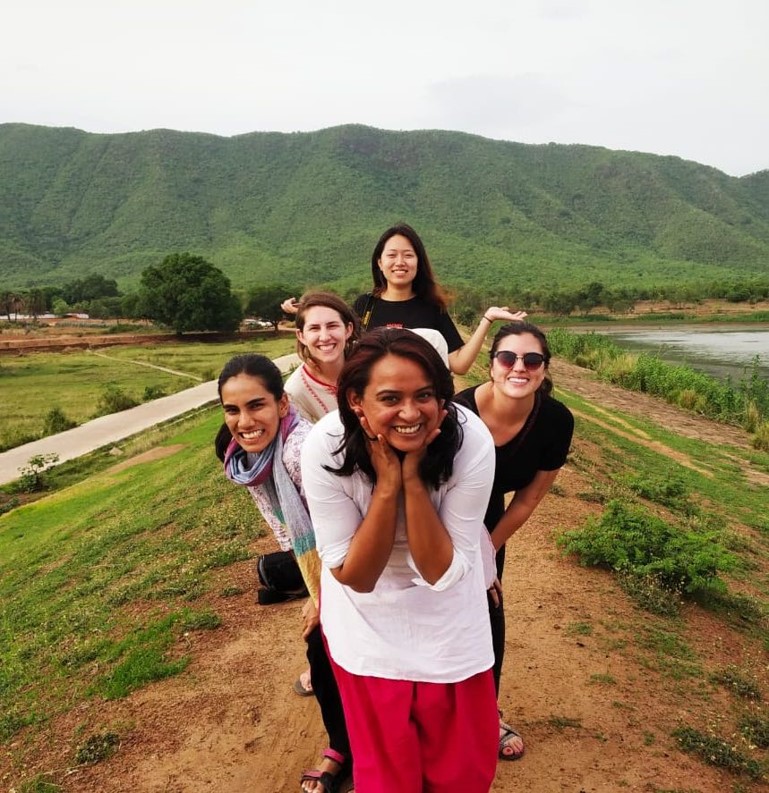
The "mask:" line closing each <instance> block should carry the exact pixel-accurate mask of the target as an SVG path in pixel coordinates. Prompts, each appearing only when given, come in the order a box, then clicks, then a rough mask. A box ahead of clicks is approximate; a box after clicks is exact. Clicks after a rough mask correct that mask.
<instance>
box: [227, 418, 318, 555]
mask: <svg viewBox="0 0 769 793" xmlns="http://www.w3.org/2000/svg"><path fill="white" fill-rule="evenodd" d="M298 421H299V414H298V413H297V412H296V409H295V408H294V406H293V405H289V408H288V413H287V414H286V415H285V416H284V417H283V418H282V419H281V420H280V426H279V428H278V432H277V433H276V435H275V438H274V439H273V440H272V443H270V445H269V446H267V447H266V448H265V449H263V450H262V451H261V452H257V453H255V454H250V455H249V454H246V452H245V451H244V450H243V448H242V447H241V446H240V444H239V443H238V442H237V441H236V440H235V439H234V438H233V439H232V441H230V444H229V446H228V447H227V451H226V453H225V455H224V473H225V474H226V476H227V478H228V479H229V480H230V481H231V482H234V483H235V484H237V485H245V486H247V487H255V488H258V489H260V490H261V491H262V492H263V493H264V494H265V495H267V497H268V498H269V500H270V504H271V505H272V508H273V510H274V512H275V515H276V516H277V518H278V520H279V521H280V522H281V523H283V525H284V526H285V527H286V528H287V529H288V534H289V536H290V537H291V546H292V548H293V550H294V554H295V555H296V558H297V561H300V557H302V556H303V555H304V554H307V553H309V552H310V551H313V550H314V549H315V532H314V531H313V529H312V523H311V522H310V516H309V514H308V512H307V505H306V504H305V503H304V500H303V499H302V497H301V495H300V494H299V491H298V490H297V489H296V487H295V485H294V483H293V481H292V480H291V477H290V476H289V474H288V471H287V470H286V466H285V465H283V444H284V443H285V441H286V438H288V436H289V435H290V434H291V433H292V432H293V430H294V428H295V427H296V425H297V422H298ZM249 458H250V460H251V462H250V463H249ZM300 566H301V565H300Z"/></svg>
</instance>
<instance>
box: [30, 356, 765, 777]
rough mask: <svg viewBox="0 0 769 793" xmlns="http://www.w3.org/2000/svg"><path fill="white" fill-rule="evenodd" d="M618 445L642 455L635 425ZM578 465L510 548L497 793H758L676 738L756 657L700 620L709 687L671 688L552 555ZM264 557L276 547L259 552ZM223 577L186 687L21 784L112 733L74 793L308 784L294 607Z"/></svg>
mask: <svg viewBox="0 0 769 793" xmlns="http://www.w3.org/2000/svg"><path fill="white" fill-rule="evenodd" d="M554 376H555V380H556V383H557V384H558V385H559V386H562V387H563V388H565V389H567V390H570V391H573V392H575V393H578V394H580V395H581V396H582V397H584V398H585V399H587V400H588V401H589V402H590V403H591V404H592V405H593V406H595V407H596V408H601V407H602V406H605V407H608V408H611V409H614V408H618V409H621V410H623V411H625V412H626V413H628V414H630V415H643V416H645V417H647V418H649V419H651V420H653V421H656V422H657V423H659V424H660V425H661V426H665V427H668V428H669V429H671V430H675V431H676V432H679V433H681V434H683V435H690V436H692V437H699V438H709V439H715V440H717V441H718V442H719V443H722V444H723V443H728V444H733V445H734V446H738V447H741V448H742V447H744V446H745V445H746V444H747V436H746V435H745V434H744V433H741V432H739V431H738V430H732V429H729V428H724V427H722V426H720V425H714V424H712V423H710V422H708V421H705V420H704V419H699V418H697V417H691V416H689V415H687V414H684V413H682V412H681V411H679V410H676V409H675V408H673V407H670V406H668V405H664V404H661V403H659V402H657V401H656V400H650V399H646V398H644V397H643V396H639V395H636V394H628V393H627V392H624V391H622V390H621V389H615V388H613V387H611V386H607V385H605V384H602V383H599V382H597V381H595V380H593V379H591V375H590V374H589V373H587V372H585V371H584V370H581V369H578V368H577V367H573V366H570V365H568V364H563V363H561V362H558V363H557V365H556V366H555V367H554ZM591 420H593V419H591ZM615 425H616V423H615V422H613V423H612V428H614V427H615ZM622 431H624V432H627V433H628V434H629V435H630V436H631V437H633V438H634V439H635V440H638V441H639V442H644V438H643V433H639V432H638V431H637V430H635V429H634V428H633V427H632V426H630V425H629V424H628V425H627V426H626V427H625V428H624V429H622ZM646 440H649V439H648V438H647V439H646ZM575 451H576V452H577V453H578V455H579V457H580V459H581V460H582V461H583V464H581V465H580V466H579V467H577V466H574V465H571V464H569V465H567V467H566V468H565V469H564V471H563V473H562V474H561V476H560V478H559V480H558V485H559V487H558V493H559V494H557V495H556V494H551V495H549V496H548V497H547V498H546V499H545V501H544V502H543V504H542V505H541V507H540V508H539V510H538V511H537V512H536V514H535V516H534V517H533V518H532V520H531V521H530V523H529V524H528V525H527V526H526V528H525V529H524V530H522V531H521V532H520V533H519V534H518V535H516V536H515V538H513V540H512V541H511V543H510V550H509V555H508V559H509V562H508V566H507V569H506V571H505V581H504V582H503V584H504V588H505V592H506V604H507V605H506V611H507V656H506V660H505V669H504V674H503V679H502V695H501V706H502V708H503V710H504V713H505V716H506V718H507V719H508V721H510V722H511V723H512V724H513V725H514V726H516V727H517V728H518V729H519V730H520V731H521V732H522V734H523V736H524V738H525V740H526V746H527V751H526V755H525V757H524V758H523V759H522V760H521V761H520V762H515V763H500V765H499V768H498V773H497V780H496V782H495V785H494V787H493V791H494V793H502V792H503V791H505V792H507V791H513V790H522V791H534V792H535V793H562V792H563V791H568V792H570V793H588V792H590V793H621V792H622V791H637V792H639V793H663V791H666V792H668V793H673V792H676V793H693V792H694V791H698V793H722V791H736V790H742V791H748V790H759V789H764V788H763V786H760V785H757V784H756V783H751V782H748V781H746V780H742V781H741V782H740V784H741V785H743V787H739V788H737V787H735V780H734V778H733V777H731V776H730V775H728V774H727V773H726V772H724V771H719V770H716V769H713V768H711V767H709V766H705V765H703V764H702V763H701V762H700V761H698V760H696V759H694V758H692V757H691V756H689V755H685V754H682V753H681V752H680V751H679V750H678V749H677V748H676V746H675V742H674V740H673V739H672V738H671V732H672V730H673V729H675V728H676V727H677V726H680V725H681V724H691V725H693V726H697V727H699V728H700V729H701V728H702V726H703V725H704V724H705V725H707V724H713V725H718V724H719V723H720V721H722V720H723V719H724V718H725V714H728V713H729V712H730V708H731V707H732V705H731V700H730V699H729V697H728V695H727V694H725V693H724V691H723V690H722V689H719V688H716V687H715V686H712V685H710V684H709V683H708V682H707V673H708V672H709V671H711V670H712V669H715V668H719V667H723V666H726V665H727V664H728V663H737V664H742V665H743V666H744V667H745V668H748V669H750V670H751V671H752V672H753V673H754V674H755V675H756V679H757V680H759V681H760V684H761V685H762V686H763V687H764V690H765V691H769V688H767V683H769V681H768V680H767V671H766V668H765V660H764V659H763V657H762V656H761V654H760V653H759V654H758V655H756V654H755V653H754V652H753V650H751V648H750V646H749V645H747V644H746V640H745V639H744V637H743V635H742V634H738V633H735V632H733V631H731V630H729V629H728V628H726V627H725V625H724V623H723V622H719V621H716V620H715V619H714V618H712V617H710V616H708V615H707V614H706V613H704V612H701V611H699V610H697V609H696V608H695V607H690V608H689V611H688V612H687V613H686V614H685V618H686V619H685V624H684V625H683V627H682V628H681V631H682V632H683V636H684V639H685V641H686V642H687V643H688V644H689V646H690V647H691V648H692V651H693V652H694V654H695V658H696V660H695V661H692V663H696V664H699V665H700V667H701V669H702V673H701V674H700V675H699V676H690V677H687V676H686V675H685V674H683V675H675V674H672V673H671V671H670V669H669V668H668V667H666V666H665V665H664V664H662V663H661V662H660V661H659V658H658V656H657V655H655V651H654V646H653V643H652V645H650V644H649V642H650V641H653V637H654V636H657V635H658V634H659V633H660V632H662V634H664V633H665V632H666V631H668V630H670V627H669V623H666V622H665V621H663V620H661V619H659V618H656V617H653V616H651V615H649V614H647V613H645V612H641V611H638V610H637V609H636V608H634V607H633V606H632V605H631V604H630V602H629V601H628V599H627V598H626V596H625V595H624V594H623V593H622V592H621V591H620V590H619V588H618V587H617V585H616V583H615V581H614V579H613V578H612V577H611V576H610V575H609V574H607V573H604V572H601V571H596V570H591V569H585V568H581V567H579V566H578V565H576V564H575V563H574V562H573V561H572V560H569V559H566V558H564V557H563V556H562V555H561V554H560V553H559V552H558V551H557V550H556V547H555V544H554V541H553V530H554V529H559V528H568V527H575V526H577V525H580V524H581V523H582V521H583V520H584V518H585V517H586V516H587V515H588V514H590V513H591V512H595V511H597V509H598V508H597V507H596V505H595V504H590V503H588V502H586V501H585V500H582V499H580V498H579V497H578V494H579V493H580V492H584V491H585V490H587V489H589V485H590V484H591V477H592V476H593V474H592V473H590V472H589V469H590V467H589V461H590V460H591V459H594V458H595V456H596V455H597V454H598V453H599V452H598V451H597V450H596V449H594V448H593V447H592V445H591V444H590V442H589V441H578V442H577V444H576V450H575ZM671 451H672V450H671ZM586 471H587V473H586ZM267 549H272V544H271V542H270V541H268V540H262V541H260V543H259V547H258V548H256V550H267ZM221 577H222V581H221V583H222V586H224V585H225V584H227V585H233V584H239V585H241V586H243V587H244V588H246V589H248V590H249V593H248V594H245V595H242V596H239V597H231V598H217V597H215V596H212V598H211V600H212V602H211V605H212V607H213V608H215V609H216V611H217V612H218V613H219V614H220V615H221V617H222V620H223V626H222V627H221V628H220V629H218V630H217V631H214V632H210V633H204V634H199V635H198V634H195V635H194V636H190V637H189V639H188V641H189V646H188V647H185V648H183V649H184V651H185V652H191V654H192V656H193V659H194V660H193V662H192V664H191V665H190V667H189V669H188V671H187V672H185V673H184V674H183V675H181V676H179V677H177V678H174V679H170V680H167V681H164V682H161V683H157V684H154V685H152V686H151V687H149V688H147V689H145V690H142V691H140V692H138V693H136V694H134V695H132V696H130V697H128V698H127V699H125V700H122V701H119V702H111V703H104V702H96V701H92V702H86V703H85V704H83V705H82V706H80V707H78V709H77V711H75V712H72V713H70V714H69V715H68V716H67V717H65V718H62V719H59V720H58V721H56V722H55V723H54V724H52V725H51V729H50V733H49V734H48V735H47V736H46V737H45V744H46V747H45V752H44V754H43V755H42V756H41V760H40V763H39V765H38V766H36V767H35V768H31V767H30V768H28V769H27V773H28V774H32V773H34V772H38V773H39V772H42V771H50V770H53V769H63V768H66V767H67V766H68V764H69V762H70V758H71V756H72V749H73V745H74V744H75V742H76V736H78V735H87V734H90V733H94V732H101V731H105V730H112V731H114V732H117V733H118V734H119V735H120V736H121V739H122V742H121V745H120V748H119V751H118V752H117V753H116V755H115V756H114V757H113V758H111V759H110V760H108V761H106V762H103V763H101V764H99V765H96V766H93V767H90V768H80V769H76V770H72V771H70V772H68V773H67V775H66V776H65V780H66V781H65V790H67V791H77V793H124V792H125V791H139V792H141V793H145V792H146V793H161V792H162V793H204V792H205V793H297V791H298V790H299V786H298V780H299V776H300V773H301V771H302V769H304V768H307V767H311V766H312V765H313V764H314V762H315V760H316V758H317V757H318V754H319V751H320V749H321V748H322V746H323V741H322V736H323V732H322V728H321V723H320V718H319V715H318V712H317V707H316V704H315V701H314V700H313V699H312V698H300V697H298V696H296V695H295V694H294V693H293V692H292V689H291V684H292V682H293V680H294V678H295V676H296V675H297V674H298V672H299V671H300V670H301V669H302V668H303V666H304V659H303V648H302V644H301V641H300V640H299V632H300V614H299V612H300V608H301V604H299V603H289V604H282V605H278V606H269V607H261V606H257V605H255V603H254V599H253V584H254V580H253V575H252V572H251V564H250V563H244V564H242V565H236V566H233V567H230V568H227V569H226V570H223V571H222V572H221ZM212 591H218V590H217V588H216V587H214V588H213V589H212ZM650 637H651V638H650ZM394 793H398V791H394ZM457 793H461V792H460V791H458V792H457Z"/></svg>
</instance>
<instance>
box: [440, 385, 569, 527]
mask: <svg viewBox="0 0 769 793" xmlns="http://www.w3.org/2000/svg"><path fill="white" fill-rule="evenodd" d="M477 388H478V386H473V387H472V388H466V389H465V390H464V391H460V393H458V394H457V395H456V396H455V397H454V399H455V400H456V401H457V402H459V403H460V404H461V405H464V406H465V407H467V408H469V409H470V410H472V411H473V413H475V414H477V415H480V413H479V412H478V405H477V403H476V401H475V392H476V389H477ZM573 433H574V417H573V416H572V414H571V411H570V410H569V408H567V407H566V405H564V404H563V403H562V402H559V401H558V400H557V399H553V397H550V396H542V395H538V396H537V401H536V403H535V406H534V409H533V410H532V411H531V413H530V414H529V417H528V418H527V419H526V423H525V424H524V425H523V427H522V428H521V431H520V432H519V433H518V434H517V435H516V436H515V437H514V438H513V439H512V440H510V441H508V442H507V443H505V444H504V445H503V446H495V447H494V448H495V450H496V457H497V467H496V469H495V472H494V486H493V488H492V490H491V497H490V498H489V506H488V509H487V510H486V517H485V518H484V521H483V522H484V523H485V524H486V528H487V529H488V530H489V531H492V530H493V529H494V527H495V526H496V525H497V523H499V520H500V518H501V517H502V515H504V513H505V493H510V492H511V491H513V490H520V489H521V488H523V487H526V485H528V484H531V481H532V480H533V479H534V477H535V476H536V474H537V471H557V470H558V469H559V468H562V467H563V465H564V463H565V462H566V456H567V455H568V453H569V447H570V446H571V437H572V435H573Z"/></svg>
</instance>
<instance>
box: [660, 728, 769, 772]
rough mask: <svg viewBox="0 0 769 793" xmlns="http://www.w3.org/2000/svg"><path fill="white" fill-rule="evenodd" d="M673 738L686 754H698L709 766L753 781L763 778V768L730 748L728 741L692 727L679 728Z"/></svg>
mask: <svg viewBox="0 0 769 793" xmlns="http://www.w3.org/2000/svg"><path fill="white" fill-rule="evenodd" d="M673 737H674V738H675V739H676V740H677V741H678V745H679V746H680V747H681V749H682V750H683V751H684V752H689V753H692V754H696V755H697V756H698V757H699V758H700V759H701V760H702V761H703V762H705V763H708V765H713V766H717V767H718V768H725V769H727V770H728V771H731V772H732V773H733V774H745V775H747V776H749V777H750V778H751V779H758V778H759V777H760V776H761V766H760V765H759V764H758V762H757V761H756V760H751V759H749V758H747V757H745V755H743V754H742V752H740V751H738V750H737V749H735V748H734V747H733V746H730V745H729V744H728V743H727V742H726V741H723V740H721V739H720V738H716V737H715V736H711V735H703V733H701V732H699V731H698V730H695V729H694V728H692V727H679V728H678V729H677V730H675V731H674V732H673Z"/></svg>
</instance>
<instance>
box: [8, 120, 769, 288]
mask: <svg viewBox="0 0 769 793" xmlns="http://www.w3.org/2000/svg"><path fill="white" fill-rule="evenodd" d="M398 220H405V221H407V222H409V223H411V224H412V225H413V226H414V227H415V228H416V229H417V230H418V231H419V232H420V234H421V235H422V237H423V239H424V240H425V243H426V245H427V249H428V251H429V252H430V256H431V259H432V260H433V264H434V265H435V268H436V271H437V273H438V276H439V278H440V280H441V281H442V282H444V283H449V284H453V285H455V286H460V287H461V285H462V284H463V283H467V284H473V285H476V286H479V287H491V288H495V289H498V288H499V287H500V285H503V286H504V287H505V288H506V289H507V288H508V287H509V288H514V287H517V286H526V285H528V286H539V285H541V284H543V283H551V284H553V285H554V286H559V287H560V286H570V285H578V284H583V283H587V282H589V281H593V280H599V281H603V282H604V283H607V284H612V285H619V284H627V285H634V284H644V285H650V284H655V283H662V282H668V283H669V282H670V281H671V280H682V281H684V280H685V281H692V280H696V279H704V278H707V279H723V278H727V277H732V276H741V277H748V276H750V275H752V274H765V273H766V272H767V270H768V269H769V268H768V267H767V265H768V264H769V171H762V172H760V173H757V174H753V175H751V176H746V177H742V178H735V177H730V176H727V175H726V174H724V173H722V172H720V171H718V170H716V169H714V168H710V167H707V166H703V165H699V164H697V163H694V162H689V161H685V160H681V159H679V158H677V157H660V156H656V155H650V154H640V153H637V152H626V151H611V150H608V149H604V148H598V147H591V146H563V145H556V144H547V145H542V146H533V145H524V144H520V143H509V142H502V141H494V140H488V139H486V138H482V137H478V136H474V135H467V134H464V133H457V132H442V131H422V132H386V131H382V130H378V129H372V128H370V127H364V126H357V125H352V126H343V127H335V128H331V129H325V130H321V131H319V132H311V133H292V134H282V133H252V134H248V135H240V136H237V137H232V138H223V137H218V136H215V135H206V134H199V133H187V132H174V131H171V130H152V131H149V132H137V133H128V134H119V135H97V134H91V133H86V132H81V131H79V130H75V129H54V128H48V127H37V126H29V125H25V124H4V125H0V285H1V286H4V287H11V288H13V287H17V288H18V287H26V286H34V285H43V284H59V283H62V282H64V281H67V280H72V279H74V278H81V277H83V276H84V275H85V274H87V273H99V274H102V275H105V276H107V277H110V278H115V279H117V280H118V283H119V284H120V285H121V286H122V287H129V288H130V287H131V286H133V285H135V284H136V283H137V282H138V278H139V275H140V273H141V271H142V270H143V269H144V268H145V267H146V266H148V265H150V264H156V263H158V262H159V261H160V260H161V259H162V258H163V256H165V255H166V254H168V253H173V252H177V251H190V252H192V253H196V254H200V255H202V256H205V257H206V258H207V259H209V260H210V261H212V262H213V263H214V264H216V265H217V266H218V267H220V268H221V269H222V270H224V271H225V272H226V273H227V274H228V275H229V276H230V278H231V279H232V282H233V284H234V285H235V286H250V285H252V284H256V283H259V282H263V281H282V282H285V283H289V284H291V285H295V286H296V291H300V290H301V288H302V287H304V286H305V285H309V284H321V283H329V284H333V285H335V286H336V287H337V288H339V289H354V288H356V287H358V286H360V285H364V284H366V283H367V282H368V262H369V258H370V254H371V249H372V248H373V246H374V243H375V242H376V240H377V238H378V237H379V234H380V233H381V232H382V231H383V230H384V229H385V228H387V227H388V226H389V225H391V224H392V223H393V222H396V221H398Z"/></svg>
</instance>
